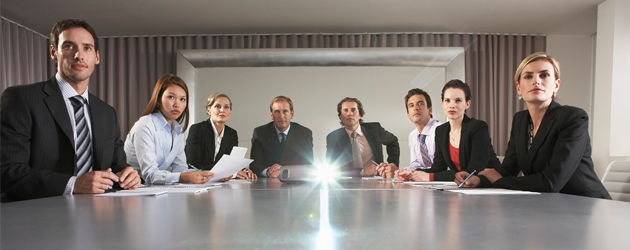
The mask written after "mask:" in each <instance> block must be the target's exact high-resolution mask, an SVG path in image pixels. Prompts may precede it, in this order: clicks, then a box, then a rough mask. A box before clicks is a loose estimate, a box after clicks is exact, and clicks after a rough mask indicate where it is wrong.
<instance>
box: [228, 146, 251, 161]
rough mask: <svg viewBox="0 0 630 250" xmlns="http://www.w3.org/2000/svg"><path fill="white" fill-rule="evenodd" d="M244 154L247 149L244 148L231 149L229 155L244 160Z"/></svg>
mask: <svg viewBox="0 0 630 250" xmlns="http://www.w3.org/2000/svg"><path fill="white" fill-rule="evenodd" d="M246 153H247V148H245V147H233V148H232V153H230V155H232V156H236V157H241V158H245V154H246Z"/></svg>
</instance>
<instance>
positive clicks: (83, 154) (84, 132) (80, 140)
mask: <svg viewBox="0 0 630 250" xmlns="http://www.w3.org/2000/svg"><path fill="white" fill-rule="evenodd" d="M70 101H71V102H72V107H74V122H75V123H76V133H77V139H76V141H75V142H74V143H75V147H76V148H75V150H76V161H77V165H76V174H77V176H81V175H82V174H84V173H86V172H87V171H89V170H90V168H92V139H91V137H90V131H89V129H88V126H87V119H86V118H85V105H84V103H85V99H83V97H82V96H79V95H77V96H73V97H71V98H70Z"/></svg>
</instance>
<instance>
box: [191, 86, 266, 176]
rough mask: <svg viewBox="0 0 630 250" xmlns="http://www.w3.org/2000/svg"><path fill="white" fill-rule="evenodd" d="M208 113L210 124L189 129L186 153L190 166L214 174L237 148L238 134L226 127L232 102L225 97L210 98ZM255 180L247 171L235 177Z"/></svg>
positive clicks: (205, 122)
mask: <svg viewBox="0 0 630 250" xmlns="http://www.w3.org/2000/svg"><path fill="white" fill-rule="evenodd" d="M206 112H207V113H208V116H210V118H209V119H208V120H205V121H202V122H200V123H196V124H193V125H192V126H191V127H190V131H189V132H188V138H187V139H186V150H185V151H186V159H187V160H188V164H190V165H192V166H194V167H196V168H198V169H201V170H211V169H212V168H213V167H214V164H216V163H217V162H218V161H219V160H220V159H221V157H222V156H223V155H224V154H228V155H229V154H230V153H231V152H232V148H233V147H236V146H238V134H237V133H236V130H234V129H232V128H230V127H229V126H227V125H225V123H226V122H227V121H228V120H230V115H231V114H232V100H230V98H229V97H228V96H227V95H226V94H223V93H214V94H212V95H210V97H208V101H207V102H206ZM217 134H218V135H221V134H223V137H222V138H221V139H220V141H221V144H220V146H219V147H218V148H217V146H216V145H217V144H218V142H217V140H218V138H217V137H218V136H217ZM255 176H256V175H254V174H253V173H252V172H251V171H249V170H246V169H245V170H241V171H239V172H238V173H237V175H236V177H238V178H240V179H248V178H255ZM227 179H228V180H229V178H227ZM225 180H226V179H224V180H223V181H225Z"/></svg>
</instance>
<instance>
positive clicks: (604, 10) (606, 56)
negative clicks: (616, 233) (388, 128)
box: [592, 0, 630, 177]
mask: <svg viewBox="0 0 630 250" xmlns="http://www.w3.org/2000/svg"><path fill="white" fill-rule="evenodd" d="M628 24H630V1H627V0H608V1H606V2H604V3H601V4H600V5H599V6H598V13H597V46H596V67H595V88H594V90H595V93H594V112H593V113H594V114H593V116H592V117H593V120H594V121H593V161H594V162H595V170H596V171H597V174H598V175H599V176H600V177H602V176H603V173H604V171H605V168H606V166H607V165H608V163H610V161H612V160H624V159H625V160H629V159H630V147H628V146H627V144H628V141H630V130H629V129H628V128H629V127H630V125H629V124H630V116H629V115H628V107H629V106H630V98H629V94H630V87H629V85H628V83H627V82H628V79H630V48H629V47H628V45H629V44H630V29H628Z"/></svg>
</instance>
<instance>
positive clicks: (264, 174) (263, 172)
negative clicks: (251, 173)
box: [262, 168, 269, 177]
mask: <svg viewBox="0 0 630 250" xmlns="http://www.w3.org/2000/svg"><path fill="white" fill-rule="evenodd" d="M268 169H269V168H265V169H263V171H262V175H263V176H264V177H269V176H267V170H268Z"/></svg>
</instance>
